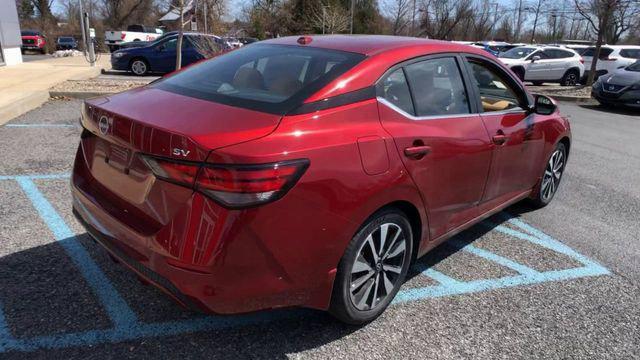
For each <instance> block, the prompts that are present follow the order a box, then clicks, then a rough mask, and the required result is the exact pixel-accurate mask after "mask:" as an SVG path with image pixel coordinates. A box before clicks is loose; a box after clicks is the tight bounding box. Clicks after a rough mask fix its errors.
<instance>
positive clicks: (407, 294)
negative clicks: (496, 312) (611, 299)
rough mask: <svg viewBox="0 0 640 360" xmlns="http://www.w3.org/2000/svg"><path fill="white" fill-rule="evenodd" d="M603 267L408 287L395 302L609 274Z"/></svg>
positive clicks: (397, 296) (399, 293) (398, 295)
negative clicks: (452, 284) (454, 283)
mask: <svg viewBox="0 0 640 360" xmlns="http://www.w3.org/2000/svg"><path fill="white" fill-rule="evenodd" d="M603 269H604V268H595V267H591V266H584V267H579V268H575V269H566V270H555V271H546V272H541V273H539V275H516V276H506V277H502V278H498V279H483V280H474V281H467V282H462V281H461V282H460V283H459V284H457V285H454V286H451V285H449V286H444V285H439V286H427V287H424V288H416V289H406V290H401V291H400V292H398V294H397V295H396V298H395V299H394V300H393V302H394V303H404V302H409V301H417V300H423V299H428V298H437V297H443V296H452V295H462V294H468V293H477V292H483V291H487V290H497V289H502V288H509V287H515V286H522V285H533V284H540V283H544V282H549V281H563V280H570V279H578V278H583V277H590V276H601V275H607V274H609V272H608V271H607V270H606V269H604V270H603Z"/></svg>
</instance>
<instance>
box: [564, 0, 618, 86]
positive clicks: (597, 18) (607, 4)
mask: <svg viewBox="0 0 640 360" xmlns="http://www.w3.org/2000/svg"><path fill="white" fill-rule="evenodd" d="M574 1H575V4H576V10H577V11H578V13H579V14H580V16H582V18H584V19H585V20H586V21H587V23H588V26H589V28H590V29H591V31H593V32H594V33H595V34H597V41H596V48H595V51H594V54H593V60H592V61H591V69H589V76H588V77H587V83H586V85H587V86H591V84H593V79H594V77H595V75H596V66H597V63H598V58H599V57H600V49H601V48H602V43H603V41H604V37H605V33H606V31H607V28H608V27H609V26H610V22H611V21H612V18H613V16H614V13H615V11H617V9H618V8H619V7H620V5H621V2H622V0H574Z"/></svg>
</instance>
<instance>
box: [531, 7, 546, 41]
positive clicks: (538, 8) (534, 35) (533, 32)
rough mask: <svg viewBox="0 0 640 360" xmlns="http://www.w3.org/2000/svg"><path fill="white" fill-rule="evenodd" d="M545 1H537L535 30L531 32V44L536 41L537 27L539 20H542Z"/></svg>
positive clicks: (534, 21)
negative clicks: (541, 12) (541, 14)
mask: <svg viewBox="0 0 640 360" xmlns="http://www.w3.org/2000/svg"><path fill="white" fill-rule="evenodd" d="M543 1H544V0H537V3H536V6H535V8H534V18H533V29H532V30H531V42H532V43H533V42H535V40H536V27H537V26H538V19H539V18H540V9H541V8H542V2H543Z"/></svg>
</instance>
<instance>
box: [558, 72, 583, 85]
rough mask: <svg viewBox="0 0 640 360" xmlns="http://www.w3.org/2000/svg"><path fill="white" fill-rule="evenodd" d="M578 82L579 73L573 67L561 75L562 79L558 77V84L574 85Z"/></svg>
mask: <svg viewBox="0 0 640 360" xmlns="http://www.w3.org/2000/svg"><path fill="white" fill-rule="evenodd" d="M579 82H580V74H579V73H578V72H577V71H576V70H574V69H569V70H567V72H565V73H564V75H563V76H562V79H560V85H562V86H576V85H578V83H579Z"/></svg>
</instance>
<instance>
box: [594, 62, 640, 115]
mask: <svg viewBox="0 0 640 360" xmlns="http://www.w3.org/2000/svg"><path fill="white" fill-rule="evenodd" d="M591 96H592V97H593V98H595V99H596V100H598V102H599V103H600V104H602V105H610V106H611V105H626V106H632V107H638V108H640V60H638V61H636V62H635V63H633V64H631V65H629V66H626V67H621V68H619V69H616V70H615V71H614V72H612V73H609V74H606V75H603V76H600V77H599V78H598V81H596V82H595V83H594V84H593V86H592V87H591Z"/></svg>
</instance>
